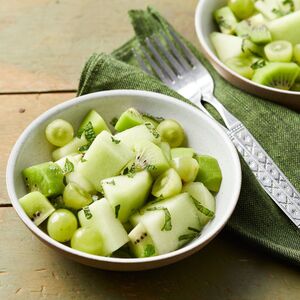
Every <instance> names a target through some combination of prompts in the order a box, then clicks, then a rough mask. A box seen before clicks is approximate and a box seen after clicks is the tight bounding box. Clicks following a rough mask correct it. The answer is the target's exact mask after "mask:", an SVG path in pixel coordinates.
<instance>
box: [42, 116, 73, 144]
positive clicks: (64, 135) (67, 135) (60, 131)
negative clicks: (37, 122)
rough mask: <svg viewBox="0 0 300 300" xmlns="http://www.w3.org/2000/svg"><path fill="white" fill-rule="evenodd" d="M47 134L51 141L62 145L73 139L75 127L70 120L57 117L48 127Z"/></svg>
mask: <svg viewBox="0 0 300 300" xmlns="http://www.w3.org/2000/svg"><path fill="white" fill-rule="evenodd" d="M45 134H46V138H47V140H48V141H49V143H51V144H52V145H54V146H58V147H62V146H64V145H66V144H68V143H69V142H70V141H71V140H72V139H73V136H74V129H73V127H72V125H71V124H70V123H69V122H67V121H65V120H62V119H57V120H54V121H53V122H51V123H50V124H49V125H48V126H47V127H46V131H45Z"/></svg>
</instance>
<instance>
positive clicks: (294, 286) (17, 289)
mask: <svg viewBox="0 0 300 300" xmlns="http://www.w3.org/2000/svg"><path fill="white" fill-rule="evenodd" d="M0 236H1V247H0V299H44V298H45V299H64V300H67V299H144V300H148V299H149V300H153V299H172V300H174V299H189V300H193V299H195V300H196V299H197V300H199V299H239V300H243V299H245V300H247V299H270V300H271V299H272V300H273V299H278V300H279V299H289V300H293V299H295V300H296V299H299V293H300V277H299V270H296V269H294V268H292V267H289V266H287V265H284V264H282V263H280V262H276V260H274V259H273V258H269V257H268V256H267V255H264V254H260V253H259V251H258V250H257V249H253V248H252V247H250V246H247V245H245V244H240V243H239V241H238V240H234V239H232V238H231V239H230V238H229V237H228V236H226V235H225V234H221V235H219V237H218V238H216V239H215V240H214V241H213V242H212V243H210V244H209V245H208V246H206V247H205V248H204V249H203V250H202V251H200V252H199V253H197V254H195V255H194V256H192V257H190V258H188V259H186V260H184V261H182V262H179V263H177V264H174V265H171V266H168V267H165V268H161V269H158V270H153V271H147V272H133V273H121V272H109V271H101V270H97V269H93V268H89V267H86V266H83V265H79V264H77V263H75V262H73V261H70V260H67V259H65V258H64V257H62V256H60V255H59V254H57V253H56V252H55V251H53V250H51V249H49V248H48V247H46V246H45V245H44V244H42V243H41V242H40V241H39V240H37V238H35V237H34V236H33V235H32V234H31V233H30V231H29V230H28V229H27V228H26V227H25V225H24V224H22V223H21V221H20V220H19V218H18V216H17V215H16V213H15V211H14V210H13V208H0ZM4 241H5V242H4Z"/></svg>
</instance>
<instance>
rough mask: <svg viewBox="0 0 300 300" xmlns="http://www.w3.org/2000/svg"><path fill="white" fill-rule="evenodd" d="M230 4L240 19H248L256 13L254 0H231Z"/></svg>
mask: <svg viewBox="0 0 300 300" xmlns="http://www.w3.org/2000/svg"><path fill="white" fill-rule="evenodd" d="M228 6H229V7H230V9H231V10H232V11H233V13H234V14H235V15H236V16H237V17H238V18H239V19H247V18H249V17H250V16H251V15H252V14H253V13H254V3H253V0H229V2H228Z"/></svg>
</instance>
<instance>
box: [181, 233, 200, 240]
mask: <svg viewBox="0 0 300 300" xmlns="http://www.w3.org/2000/svg"><path fill="white" fill-rule="evenodd" d="M195 237H197V234H196V233H189V234H183V235H181V236H179V237H178V241H179V242H181V241H187V242H190V241H192V240H193V239H194V238H195Z"/></svg>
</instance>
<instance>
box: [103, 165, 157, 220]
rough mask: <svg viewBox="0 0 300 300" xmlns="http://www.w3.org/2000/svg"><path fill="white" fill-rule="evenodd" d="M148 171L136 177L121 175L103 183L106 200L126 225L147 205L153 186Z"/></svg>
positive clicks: (135, 175)
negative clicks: (133, 215) (130, 218)
mask: <svg viewBox="0 0 300 300" xmlns="http://www.w3.org/2000/svg"><path fill="white" fill-rule="evenodd" d="M152 182H153V180H152V177H151V175H150V174H149V172H148V171H142V172H138V173H136V174H134V176H127V175H120V176H116V177H111V178H107V179H104V180H102V181H101V184H102V188H103V191H104V195H105V198H106V199H107V200H108V202H109V203H110V205H111V206H112V208H113V209H114V210H115V212H116V215H117V217H118V219H119V220H120V221H121V222H122V223H124V222H126V221H127V220H128V218H129V216H131V215H132V214H133V213H134V212H136V211H137V210H138V209H139V208H140V207H142V206H143V205H144V204H145V201H146V199H147V197H148V195H149V192H150V188H151V185H152Z"/></svg>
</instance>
